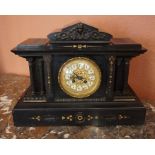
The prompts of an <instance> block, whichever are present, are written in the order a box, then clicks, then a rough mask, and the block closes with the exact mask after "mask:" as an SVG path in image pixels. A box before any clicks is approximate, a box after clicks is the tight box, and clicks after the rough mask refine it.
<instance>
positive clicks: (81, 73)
mask: <svg viewBox="0 0 155 155" xmlns="http://www.w3.org/2000/svg"><path fill="white" fill-rule="evenodd" d="M58 81H59V84H60V87H61V89H62V90H63V91H64V92H65V93H66V94H68V95H70V96H72V97H75V98H84V97H88V96H90V95H92V94H93V93H95V92H96V91H97V89H98V88H99V86H100V83H101V71H100V68H99V67H98V65H97V64H96V63H95V62H94V61H92V60H90V59H88V58H85V57H75V58H72V59H69V60H68V61H66V62H65V63H64V64H63V65H62V66H61V68H60V70H59V75H58Z"/></svg>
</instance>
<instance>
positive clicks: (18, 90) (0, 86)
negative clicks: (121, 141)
mask: <svg viewBox="0 0 155 155" xmlns="http://www.w3.org/2000/svg"><path fill="white" fill-rule="evenodd" d="M28 85H29V78H28V77H26V76H19V75H11V74H8V75H0V138H14V139H15V138H22V139H23V138H24V139H25V138H37V139H40V138H47V139H52V138H55V139H56V138H76V139H79V138H81V139H83V138H87V139H88V138H89V139H90V138H97V139H101V138H107V139H111V138H113V139H114V138H126V139H129V138H138V139H139V138H155V107H154V106H152V105H151V104H149V103H145V106H146V108H147V116H146V122H145V124H144V125H141V126H111V127H94V126H86V127H76V126H73V127H70V126H49V127H15V126H14V125H13V120H12V114H11V112H12V109H13V107H14V105H15V104H16V103H17V101H18V99H19V98H20V96H21V95H22V93H23V92H24V91H25V90H26V88H27V87H28Z"/></svg>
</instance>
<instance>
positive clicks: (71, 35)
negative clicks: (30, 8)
mask: <svg viewBox="0 0 155 155" xmlns="http://www.w3.org/2000/svg"><path fill="white" fill-rule="evenodd" d="M111 38H112V35H111V34H108V33H106V32H99V30H98V29H97V28H95V27H92V26H89V25H87V24H84V23H77V24H74V25H72V26H69V27H66V28H64V29H62V31H61V32H55V33H50V34H49V35H48V39H49V40H50V41H51V42H61V41H62V42H65V41H67V42H69V41H70V42H74V41H103V42H109V41H110V40H111Z"/></svg>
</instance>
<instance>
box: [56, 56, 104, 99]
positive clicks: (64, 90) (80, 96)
mask: <svg viewBox="0 0 155 155" xmlns="http://www.w3.org/2000/svg"><path fill="white" fill-rule="evenodd" d="M77 59H80V60H81V59H84V60H86V61H88V62H91V63H92V64H93V65H94V67H95V68H96V69H97V71H98V73H99V82H98V85H97V87H96V89H94V90H93V91H91V93H88V94H87V95H85V94H84V95H81V94H80V95H79V94H78V92H77V94H78V95H73V94H72V93H70V91H67V90H66V89H64V88H63V86H62V83H61V78H60V74H61V72H62V69H63V68H64V67H65V65H67V64H68V63H69V62H71V61H73V60H77ZM101 79H102V74H101V70H100V68H99V66H98V65H97V64H96V63H95V62H94V61H93V60H91V59H90V58H87V57H74V58H70V59H69V60H67V61H66V62H64V63H63V64H62V66H61V67H60V69H59V72H58V83H59V86H60V88H61V89H62V90H63V92H65V93H66V94H67V95H69V96H71V97H75V98H86V97H89V96H91V95H92V94H94V93H95V92H96V91H97V90H98V89H99V87H100V84H101Z"/></svg>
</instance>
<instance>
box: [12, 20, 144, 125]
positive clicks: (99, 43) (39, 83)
mask: <svg viewBox="0 0 155 155" xmlns="http://www.w3.org/2000/svg"><path fill="white" fill-rule="evenodd" d="M11 51H12V52H13V53H15V54H17V55H19V56H21V57H23V58H25V59H26V60H27V61H28V64H29V71H30V81H31V83H30V87H29V88H28V89H27V91H26V92H25V93H24V94H23V95H22V97H21V98H20V100H19V101H18V103H17V104H16V106H15V107H14V109H13V120H14V124H15V126H44V125H95V126H104V125H122V124H125V125H132V124H135V125H138V124H143V123H144V120H145V113H146V109H145V107H144V106H143V104H142V103H141V101H140V100H139V99H138V97H137V96H136V94H135V93H134V91H133V90H132V88H131V87H130V86H129V84H128V75H129V64H130V60H131V59H132V58H133V57H135V56H138V55H140V54H143V53H144V52H145V51H146V49H144V48H143V47H142V46H141V44H139V43H136V42H134V41H132V40H130V39H128V38H113V37H112V35H111V34H108V33H105V32H100V31H99V30H98V29H97V28H94V27H92V26H90V25H86V24H83V23H77V24H74V25H72V26H69V27H67V28H64V29H62V31H60V32H55V33H51V34H49V35H48V38H45V39H44V38H35V39H34V38H33V39H28V40H26V41H24V42H22V43H20V44H19V45H17V46H16V47H15V48H14V49H12V50H11ZM74 57H87V58H89V59H91V60H93V61H94V62H95V63H96V64H97V65H98V66H99V67H100V69H101V73H102V79H101V85H100V87H99V89H98V90H97V91H96V92H95V93H94V94H93V95H91V96H89V97H86V98H80V99H79V98H74V97H71V96H68V95H67V94H65V93H64V92H63V91H62V90H61V88H60V86H59V84H58V72H59V69H60V67H61V66H62V64H63V63H65V62H66V61H67V60H69V59H71V58H74Z"/></svg>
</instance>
